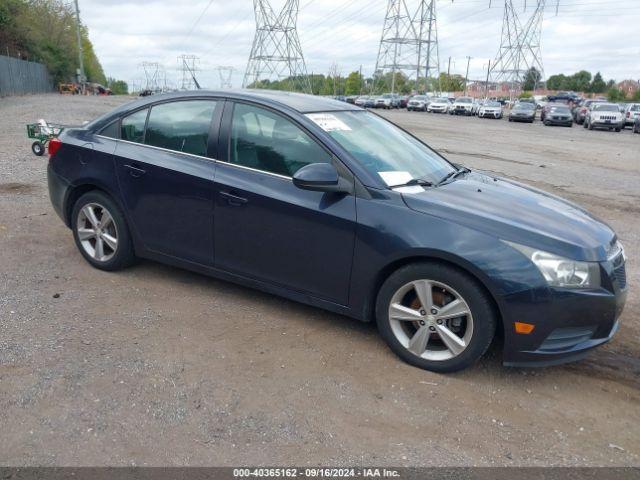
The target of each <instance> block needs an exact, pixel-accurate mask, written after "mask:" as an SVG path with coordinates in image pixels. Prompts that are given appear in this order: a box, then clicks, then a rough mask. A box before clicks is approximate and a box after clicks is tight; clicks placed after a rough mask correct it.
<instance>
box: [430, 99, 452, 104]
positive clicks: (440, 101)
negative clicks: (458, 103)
mask: <svg viewBox="0 0 640 480" xmlns="http://www.w3.org/2000/svg"><path fill="white" fill-rule="evenodd" d="M433 103H449V99H447V98H436V99H435V100H434V101H433Z"/></svg>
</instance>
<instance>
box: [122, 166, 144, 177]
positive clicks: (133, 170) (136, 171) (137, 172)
mask: <svg viewBox="0 0 640 480" xmlns="http://www.w3.org/2000/svg"><path fill="white" fill-rule="evenodd" d="M124 168H126V169H127V170H129V175H131V176H132V177H133V178H138V177H141V176H142V175H144V174H145V173H147V171H146V170H143V169H142V168H138V167H134V166H133V165H125V166H124Z"/></svg>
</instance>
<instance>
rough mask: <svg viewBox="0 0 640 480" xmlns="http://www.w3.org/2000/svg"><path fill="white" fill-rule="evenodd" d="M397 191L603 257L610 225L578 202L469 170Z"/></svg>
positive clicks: (486, 228)
mask: <svg viewBox="0 0 640 480" xmlns="http://www.w3.org/2000/svg"><path fill="white" fill-rule="evenodd" d="M414 191H415V192H417V193H402V196H403V199H404V201H405V203H406V205H407V206H408V207H409V208H411V209H412V210H415V211H418V212H421V213H426V214H429V215H434V216H437V217H440V218H444V219H446V220H449V221H452V222H455V223H458V224H461V225H464V226H467V227H471V228H474V229H476V230H479V231H482V232H484V233H487V234H490V235H494V236H495V237H497V238H500V239H503V240H508V241H511V242H515V243H519V244H523V245H527V246H530V247H533V248H539V249H541V250H545V251H547V252H550V253H555V254H557V255H562V256H564V257H567V258H571V259H574V260H583V261H603V260H606V257H607V251H608V249H609V248H610V245H611V244H612V243H613V242H615V239H616V237H615V233H614V232H613V230H612V229H611V228H610V227H609V226H608V225H606V224H605V223H603V222H602V221H600V220H598V219H596V218H595V217H593V216H592V215H591V214H589V213H588V212H587V211H585V210H584V209H582V208H580V207H579V206H577V205H575V204H573V203H571V202H568V201H566V200H563V199H561V198H559V197H556V196H554V195H551V194H548V193H546V192H543V191H541V190H538V189H535V188H532V187H529V186H525V185H523V184H520V183H517V182H513V181H510V180H506V179H503V178H495V177H491V176H489V175H485V174H483V173H480V172H471V173H468V174H466V175H464V176H462V177H458V178H457V179H456V180H454V181H451V182H449V183H447V184H445V185H442V186H440V187H434V188H427V189H421V191H418V189H412V192H414Z"/></svg>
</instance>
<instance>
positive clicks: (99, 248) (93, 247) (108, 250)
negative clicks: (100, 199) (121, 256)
mask: <svg viewBox="0 0 640 480" xmlns="http://www.w3.org/2000/svg"><path fill="white" fill-rule="evenodd" d="M76 233H77V235H78V240H79V241H80V245H82V248H83V249H84V251H85V252H86V253H87V254H88V255H89V256H90V257H92V258H93V259H94V260H96V261H98V262H107V261H109V260H111V259H112V258H113V256H114V255H115V253H116V251H117V249H118V230H117V228H116V224H115V222H114V221H113V216H112V215H111V214H110V213H109V211H108V210H107V209H106V208H105V207H104V206H103V205H100V204H98V203H88V204H86V205H85V206H84V207H82V209H81V210H80V212H79V213H78V220H77V222H76Z"/></svg>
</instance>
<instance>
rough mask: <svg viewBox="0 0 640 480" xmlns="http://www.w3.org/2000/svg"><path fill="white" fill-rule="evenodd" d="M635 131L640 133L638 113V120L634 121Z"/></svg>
mask: <svg viewBox="0 0 640 480" xmlns="http://www.w3.org/2000/svg"><path fill="white" fill-rule="evenodd" d="M633 133H640V115H638V116H637V117H636V121H635V122H633Z"/></svg>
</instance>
